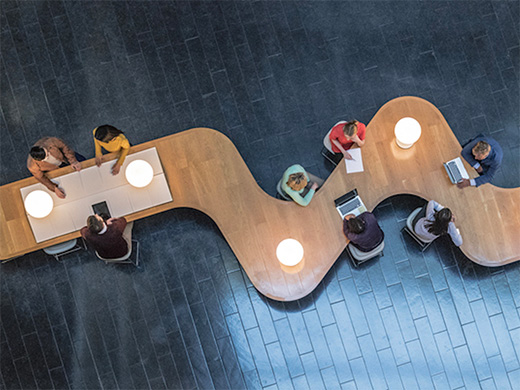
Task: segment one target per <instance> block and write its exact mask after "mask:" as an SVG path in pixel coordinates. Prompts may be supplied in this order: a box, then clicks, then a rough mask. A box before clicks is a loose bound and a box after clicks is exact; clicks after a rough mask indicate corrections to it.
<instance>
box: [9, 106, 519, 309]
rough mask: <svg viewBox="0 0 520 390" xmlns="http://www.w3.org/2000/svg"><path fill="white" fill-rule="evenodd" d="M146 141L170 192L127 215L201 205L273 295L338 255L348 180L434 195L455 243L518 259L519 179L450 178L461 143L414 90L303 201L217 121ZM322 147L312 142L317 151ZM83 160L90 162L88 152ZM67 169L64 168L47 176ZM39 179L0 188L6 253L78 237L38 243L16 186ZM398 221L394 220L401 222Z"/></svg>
mask: <svg viewBox="0 0 520 390" xmlns="http://www.w3.org/2000/svg"><path fill="white" fill-rule="evenodd" d="M406 116H410V117H413V118H415V119H417V120H418V121H419V123H420V124H421V127H422V136H421V138H420V139H419V141H418V142H417V143H416V144H415V145H414V146H413V147H412V148H410V149H406V150H404V149H400V148H399V147H398V146H397V145H396V143H395V138H394V132H393V131H394V126H395V123H397V121H398V120H399V119H401V118H403V117H406ZM152 146H155V147H156V148H157V151H158V153H159V156H160V158H161V162H162V164H163V168H164V172H165V175H166V177H167V180H168V183H169V186H170V190H171V193H172V196H173V201H172V202H170V203H166V204H163V205H161V206H158V207H154V208H151V209H148V210H144V211H140V212H137V213H134V214H131V215H129V216H127V219H128V220H130V221H132V220H137V219H140V218H144V217H147V216H150V215H154V214H157V213H160V212H163V211H166V210H169V209H173V208H178V207H189V208H194V209H197V210H200V211H202V212H204V213H206V214H207V215H208V216H209V217H211V218H212V219H213V220H214V221H215V222H216V224H217V225H218V227H219V228H220V231H221V232H222V234H223V235H224V237H225V239H226V240H227V242H228V243H229V245H230V246H231V248H232V250H233V252H234V253H235V255H236V256H237V258H238V260H239V261H240V263H241V265H242V266H243V268H244V270H245V271H246V273H247V274H248V276H249V278H250V279H251V282H252V283H253V284H254V286H255V287H256V288H257V289H258V290H259V291H260V292H261V293H262V294H264V295H266V296H267V297H269V298H272V299H275V300H280V301H292V300H296V299H299V298H302V297H304V296H305V295H307V294H309V293H310V292H311V291H312V290H313V289H314V288H315V287H316V286H317V285H318V283H319V282H320V281H321V280H322V279H323V277H324V276H325V274H326V273H327V271H328V270H329V269H330V267H331V266H332V265H333V264H334V262H335V261H336V259H337V258H338V256H339V255H340V253H341V252H342V251H343V249H344V248H345V245H346V244H347V242H346V240H345V237H344V236H343V233H342V221H341V218H340V216H339V214H338V213H337V211H336V209H335V207H334V199H336V198H338V197H339V196H341V195H343V194H345V193H346V192H348V191H350V190H351V189H353V188H357V189H358V191H359V194H360V195H361V197H362V199H363V201H364V202H365V205H366V206H367V208H368V209H369V210H373V209H374V208H375V207H376V206H377V205H378V204H379V203H380V202H381V201H383V200H384V199H386V198H388V197H390V196H392V195H397V194H414V195H418V196H420V197H422V198H424V199H427V200H429V199H435V200H436V201H438V202H439V203H441V204H442V205H444V206H446V207H450V208H451V210H452V211H453V213H454V214H455V216H456V225H457V227H459V229H460V231H461V234H462V237H463V239H464V244H463V245H462V246H461V249H462V251H463V252H464V253H465V254H466V256H467V257H468V258H470V259H471V260H473V261H475V262H476V263H479V264H482V265H486V266H499V265H504V264H508V263H511V262H514V261H516V260H519V259H520V240H519V239H518V233H519V232H520V208H519V207H518V205H519V201H520V188H515V189H503V188H498V187H495V186H493V185H490V184H486V185H483V186H481V187H479V188H474V187H468V188H465V189H463V190H460V189H458V188H457V187H456V186H454V185H452V184H451V182H450V181H449V179H448V176H447V175H446V172H445V170H444V167H443V165H442V163H443V162H445V161H448V160H451V159H452V158H454V157H457V156H459V155H460V150H461V146H460V144H459V143H458V141H457V139H456V138H455V135H454V134H453V132H452V131H451V129H450V127H449V126H448V124H447V123H446V120H445V119H444V117H443V116H442V114H441V113H440V112H439V110H438V109H437V108H436V107H434V106H433V105H432V104H430V103H429V102H427V101H425V100H423V99H420V98H417V97H401V98H397V99H394V100H392V101H390V102H388V103H386V104H385V105H384V106H383V107H382V108H381V109H380V110H379V111H378V112H377V114H376V115H375V116H374V118H373V119H372V121H371V122H370V123H369V125H368V127H367V136H366V144H365V146H364V147H363V153H362V154H363V163H364V167H365V171H364V172H362V173H354V174H349V175H347V174H346V173H345V166H344V164H343V163H341V164H339V165H338V167H337V168H336V169H335V170H334V172H333V173H332V174H331V175H330V176H329V178H328V179H327V181H326V182H325V184H324V185H323V187H322V188H321V189H320V191H318V192H317V193H316V195H315V196H314V199H313V200H312V202H311V203H310V205H309V206H308V207H300V206H298V205H297V204H295V203H293V202H284V201H280V200H277V199H275V198H273V197H271V196H269V195H268V194H266V193H265V192H264V191H263V190H262V189H261V188H260V187H259V186H258V185H257V184H256V181H255V179H254V178H253V176H252V175H251V172H250V171H249V169H248V168H247V166H246V164H245V163H244V161H243V159H242V158H241V156H240V154H239V152H238V151H237V149H236V148H235V146H234V145H233V143H232V142H231V141H230V140H229V139H228V138H227V137H226V136H224V135H223V134H221V133H219V132H217V131H215V130H212V129H208V128H196V129H191V130H187V131H184V132H181V133H178V134H173V135H170V136H166V137H163V138H160V139H156V140H153V141H149V142H146V143H143V144H140V145H137V146H134V147H132V150H131V153H134V152H136V151H140V150H143V149H146V148H150V147H152ZM320 148H321V145H316V151H317V152H318V151H319V150H320ZM107 158H108V159H110V158H115V156H114V155H108V157H107ZM294 163H298V161H295V162H294ZM82 164H83V167H86V166H91V165H93V164H94V159H91V160H88V161H85V162H83V163H82ZM465 165H466V169H467V170H468V172H469V173H470V177H475V176H476V173H475V171H474V169H473V168H471V167H470V166H469V165H468V164H466V163H465ZM283 168H284V167H280V170H283ZM71 170H72V168H71V167H66V168H61V169H58V170H56V171H53V172H52V173H51V174H50V176H51V177H53V176H60V175H63V174H65V173H69V172H70V171H71ZM35 182H36V180H35V179H34V178H32V177H31V178H28V179H24V180H20V181H17V182H15V183H10V184H7V185H4V186H2V187H0V202H1V207H0V224H1V225H0V226H1V231H0V248H1V249H0V259H2V260H4V259H9V258H13V257H16V256H20V255H23V254H25V253H29V252H32V251H35V250H38V249H41V248H44V247H46V246H49V245H53V244H56V243H59V242H63V241H66V240H69V239H71V238H74V237H79V231H78V232H74V233H70V234H67V235H64V236H61V237H58V238H56V239H53V240H49V241H46V242H43V243H40V244H37V243H36V242H35V240H34V237H33V234H32V232H31V228H30V226H29V223H28V220H27V217H26V215H25V211H24V207H23V202H22V198H21V195H20V188H22V187H25V186H27V185H30V184H33V183H35ZM395 229H396V230H397V229H399V227H398V225H397V222H396V225H395ZM285 238H294V239H297V240H298V241H300V242H301V243H302V245H303V247H304V250H305V256H304V260H303V262H302V263H301V264H300V265H298V266H297V267H293V268H287V267H283V266H281V264H280V263H279V262H278V260H277V259H276V255H275V250H276V246H277V245H278V243H279V242H280V241H282V240H283V239H285ZM171 239H172V240H175V237H172V238H171ZM172 261H173V260H172ZM380 261H385V258H384V257H383V258H381V259H380Z"/></svg>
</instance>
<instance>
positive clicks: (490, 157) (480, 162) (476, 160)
mask: <svg viewBox="0 0 520 390" xmlns="http://www.w3.org/2000/svg"><path fill="white" fill-rule="evenodd" d="M461 155H462V157H464V159H465V160H466V161H467V162H468V163H469V164H470V165H471V166H472V167H473V168H475V169H476V171H477V172H478V174H479V175H480V176H479V177H477V178H475V179H471V180H468V179H462V180H461V181H460V182H459V183H457V187H459V188H465V187H469V186H476V187H478V186H480V185H482V184H485V183H489V182H490V181H491V180H492V179H493V176H494V175H495V173H496V171H497V170H498V168H500V165H501V164H502V158H503V157H504V153H503V152H502V148H501V147H500V145H499V144H498V142H497V141H495V140H494V139H493V138H491V137H486V136H485V135H483V134H479V135H478V136H477V137H476V138H474V139H473V140H471V141H470V142H468V143H467V144H466V146H464V148H463V149H462V152H461Z"/></svg>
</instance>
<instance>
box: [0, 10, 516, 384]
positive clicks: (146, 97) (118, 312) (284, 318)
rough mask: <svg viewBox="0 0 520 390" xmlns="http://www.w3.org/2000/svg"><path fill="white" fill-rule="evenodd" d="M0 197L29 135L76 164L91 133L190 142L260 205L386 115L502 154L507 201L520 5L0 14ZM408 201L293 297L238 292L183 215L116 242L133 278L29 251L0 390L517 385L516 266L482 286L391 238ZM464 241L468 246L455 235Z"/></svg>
mask: <svg viewBox="0 0 520 390" xmlns="http://www.w3.org/2000/svg"><path fill="white" fill-rule="evenodd" d="M0 7H1V13H0V18H1V19H0V30H1V46H0V49H1V61H2V63H1V66H2V72H1V96H0V98H1V114H2V115H1V118H0V119H1V122H0V125H1V126H0V127H1V141H0V145H1V146H0V153H1V156H0V158H1V165H0V167H1V168H0V184H5V183H8V182H11V181H15V180H18V179H21V178H23V177H26V176H28V172H27V170H26V169H25V166H24V165H25V159H26V156H27V152H28V149H29V148H30V146H31V145H32V144H33V143H34V142H35V141H36V140H37V139H38V138H40V137H41V136H43V135H57V136H59V137H62V138H64V139H65V140H66V141H67V142H69V143H70V144H71V145H72V146H73V147H74V148H75V149H76V150H78V151H79V152H81V153H83V154H85V155H87V157H92V156H93V151H94V150H93V143H92V139H91V131H92V129H93V128H94V127H96V126H98V125H100V124H103V123H110V124H113V125H116V126H117V127H119V128H121V129H122V130H124V131H125V132H126V133H127V135H128V137H129V138H130V139H131V141H132V142H133V143H134V144H137V143H141V142H143V141H147V140H150V139H153V138H157V137H161V136H163V135H167V134H171V133H175V132H179V131H182V130H185V129H188V128H191V127H196V126H208V127H213V128H215V129H218V130H220V131H222V132H223V133H225V134H226V135H227V136H229V137H230V138H231V140H232V141H233V142H234V143H235V145H236V146H237V148H238V150H239V151H240V153H241V154H242V156H243V158H244V159H245V161H246V163H247V164H248V166H249V167H250V169H251V171H252V173H253V175H254V177H255V178H256V179H257V180H258V182H259V184H260V185H261V186H262V188H263V189H264V190H265V191H266V192H268V193H270V194H271V195H274V193H275V184H276V181H277V180H278V178H279V176H280V175H281V173H282V172H283V170H284V169H285V168H286V167H287V166H288V165H290V164H292V163H295V162H299V163H301V164H303V165H304V166H305V167H306V168H308V169H309V170H311V171H313V172H316V173H318V174H320V175H321V176H323V177H326V176H327V175H328V173H329V172H330V171H329V169H330V167H328V166H327V165H326V164H325V163H324V161H323V159H322V157H321V156H320V154H319V151H320V142H321V139H322V137H323V134H324V133H325V132H326V131H327V130H328V129H329V128H330V126H331V125H332V124H334V123H335V122H336V121H337V120H339V119H349V118H357V119H359V120H361V121H362V122H365V123H368V122H369V121H370V119H371V118H372V117H373V115H374V114H375V112H376V111H377V109H378V108H379V107H381V106H382V105H383V104H384V103H385V102H386V101H388V100H390V99H392V98H395V97H397V96H403V95H416V96H420V97H423V98H425V99H427V100H429V101H431V102H432V103H433V104H435V105H436V106H437V107H438V108H439V109H440V110H441V112H442V113H443V114H444V115H445V117H446V119H447V121H448V123H449V124H450V126H451V128H452V129H453V130H454V132H455V134H456V136H457V138H458V139H459V140H460V141H463V140H466V139H468V138H469V137H471V136H472V135H474V134H476V133H478V132H485V133H490V134H492V135H493V137H495V138H496V139H497V140H499V141H500V142H501V144H502V146H503V148H504V152H505V158H504V167H503V169H502V171H501V172H500V174H499V175H498V177H497V178H496V180H495V182H494V183H495V184H496V185H499V186H503V187H515V186H519V184H520V174H519V172H520V150H519V147H520V132H519V127H518V126H519V125H518V124H519V109H518V107H519V84H518V77H519V61H520V56H519V51H520V50H519V27H518V26H519V20H520V17H519V7H518V2H516V1H512V2H508V1H467V2H464V1H447V2H444V1H430V2H412V1H401V2H394V1H387V2H352V1H340V2H325V1H302V2H289V1H281V2H279V1H267V2H249V1H239V2H231V1H219V2H210V1H205V2H188V1H169V2H160V1H153V2H151V1H150V2H148V1H128V2H124V1H114V2H106V1H83V2H79V1H49V2H43V1H38V2H32V1H2V3H1V5H0ZM420 203H421V200H419V199H417V198H414V197H411V196H400V197H395V198H392V199H389V200H387V201H385V202H383V203H382V204H380V205H379V206H378V207H377V208H376V210H375V213H376V214H377V216H378V218H379V219H380V222H381V225H382V227H383V229H384V231H385V234H386V242H387V249H386V251H385V256H384V257H383V258H382V259H380V260H378V261H373V262H370V263H369V264H367V265H366V266H364V267H361V268H360V269H353V268H352V267H351V266H350V264H349V262H348V260H347V259H346V257H345V256H341V257H340V258H339V259H338V261H337V262H336V264H335V265H334V266H333V268H332V270H331V271H330V272H329V273H328V275H327V276H326V278H325V279H324V281H323V282H322V283H321V284H320V285H319V287H318V288H317V289H316V290H315V291H314V292H313V293H312V294H310V295H309V296H308V297H306V298H304V299H302V300H300V301H298V302H292V303H286V304H282V303H279V302H273V301H269V300H267V299H265V298H264V297H262V296H261V295H259V294H258V293H257V291H256V290H255V289H254V288H253V287H252V285H251V283H250V282H249V280H248V278H247V276H246V275H245V274H244V273H243V271H242V269H241V268H240V265H239V264H238V262H237V260H236V258H235V256H234V255H233V253H232V252H231V250H230V249H229V247H228V245H227V244H226V242H225V240H224V239H223V237H222V236H221V234H220V232H219V230H218V228H217V227H216V225H215V224H214V223H213V222H212V221H211V220H210V219H209V218H208V217H206V216H205V215H203V214H201V213H199V212H196V211H192V210H173V211H169V212H166V213H163V214H160V215H156V216H153V217H150V218H147V219H145V220H141V221H139V222H138V223H136V226H135V228H134V232H135V233H134V234H135V236H136V237H137V238H138V239H139V240H140V241H141V244H142V245H141V258H142V263H143V265H142V267H141V269H140V270H136V269H133V268H131V267H126V266H110V265H109V266H107V265H105V264H103V263H102V262H100V261H98V260H96V258H95V257H94V256H93V254H92V253H87V252H81V253H79V254H73V255H71V256H69V257H68V258H66V259H64V261H63V262H62V263H61V264H60V263H57V262H55V261H54V260H53V259H50V258H48V257H46V256H45V255H44V254H43V253H42V252H41V251H39V252H36V253H32V254H29V255H26V256H24V257H22V258H19V259H17V260H16V261H13V262H10V263H7V264H4V265H2V266H1V267H0V271H1V283H0V289H1V290H0V294H1V295H0V300H1V323H2V326H1V333H0V353H1V356H0V358H1V382H0V388H5V389H32V388H45V389H50V388H55V389H64V388H74V389H80V388H84V389H97V388H104V389H114V388H120V389H147V388H151V389H180V388H182V389H193V388H199V389H211V388H217V389H228V388H233V389H244V388H249V389H260V388H265V389H276V388H278V389H291V388H294V389H297V390H299V389H306V388H309V389H312V390H314V389H322V388H326V389H339V388H341V389H354V388H358V389H362V390H364V389H371V388H374V389H385V388H389V389H392V390H394V389H400V388H405V389H414V388H420V389H429V388H435V389H462V388H466V389H476V388H484V389H495V388H496V389H501V390H502V389H508V388H516V389H519V388H520V385H519V384H520V360H519V357H520V315H519V308H520V266H519V265H518V264H512V265H509V266H507V267H500V268H484V267H480V266H478V265H475V264H473V263H472V262H470V261H468V260H467V259H466V258H465V256H464V255H463V254H462V253H461V252H460V251H459V250H458V249H457V248H455V247H453V246H452V244H451V243H450V241H449V240H447V239H444V238H441V239H439V240H437V241H436V242H435V243H434V245H433V246H432V247H431V248H430V249H429V250H427V251H426V252H424V253H421V252H420V251H419V250H418V248H417V247H416V246H415V245H414V243H413V242H411V241H410V239H408V238H407V237H404V236H402V235H401V234H400V232H399V231H400V228H401V227H402V226H403V224H404V219H405V218H406V216H407V214H408V213H409V212H410V211H411V210H412V209H413V208H414V207H415V206H417V205H418V204H420ZM463 234H469V233H464V232H463Z"/></svg>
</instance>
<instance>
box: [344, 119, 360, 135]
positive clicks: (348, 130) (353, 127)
mask: <svg viewBox="0 0 520 390" xmlns="http://www.w3.org/2000/svg"><path fill="white" fill-rule="evenodd" d="M357 124H358V121H356V120H353V121H350V122H347V123H345V125H344V126H343V134H345V136H347V137H352V136H353V135H354V134H356V133H357Z"/></svg>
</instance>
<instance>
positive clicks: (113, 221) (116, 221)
mask: <svg viewBox="0 0 520 390" xmlns="http://www.w3.org/2000/svg"><path fill="white" fill-rule="evenodd" d="M126 223H127V222H126V218H125V217H121V218H109V219H108V220H107V225H112V226H113V227H115V228H116V230H117V231H119V232H120V233H123V231H124V230H125V227H126Z"/></svg>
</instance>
